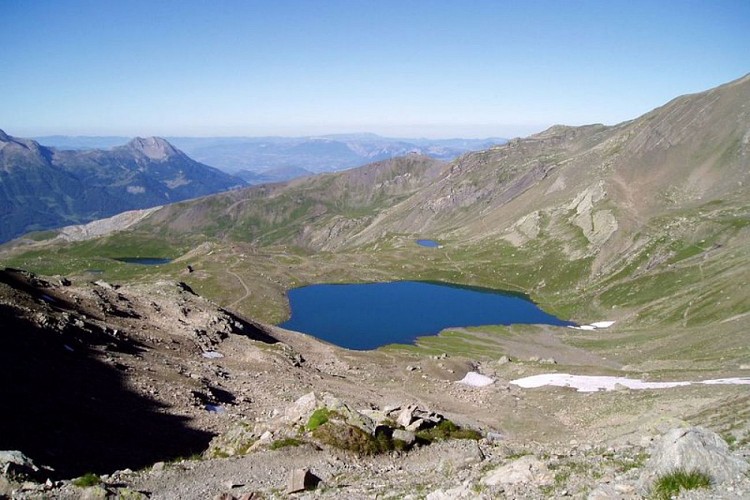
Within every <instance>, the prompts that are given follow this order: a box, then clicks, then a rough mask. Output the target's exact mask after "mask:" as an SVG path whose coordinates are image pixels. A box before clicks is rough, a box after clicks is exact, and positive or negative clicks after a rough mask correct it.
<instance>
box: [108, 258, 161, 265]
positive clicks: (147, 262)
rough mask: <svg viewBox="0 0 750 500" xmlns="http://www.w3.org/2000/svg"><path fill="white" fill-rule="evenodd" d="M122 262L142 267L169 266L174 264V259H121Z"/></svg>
mask: <svg viewBox="0 0 750 500" xmlns="http://www.w3.org/2000/svg"><path fill="white" fill-rule="evenodd" d="M115 260H119V261H120V262H125V263H127V264H140V265H142V266H158V265H161V264H169V263H170V262H172V259H163V258H159V257H121V258H119V259H115Z"/></svg>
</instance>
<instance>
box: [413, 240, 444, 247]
mask: <svg viewBox="0 0 750 500" xmlns="http://www.w3.org/2000/svg"><path fill="white" fill-rule="evenodd" d="M417 245H419V246H422V247H428V248H440V243H438V242H437V241H435V240H417Z"/></svg>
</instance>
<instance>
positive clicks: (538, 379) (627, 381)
mask: <svg viewBox="0 0 750 500" xmlns="http://www.w3.org/2000/svg"><path fill="white" fill-rule="evenodd" d="M510 383H511V384H515V385H517V386H519V387H523V388H524V389H533V388H537V387H543V386H547V385H551V386H554V387H571V388H574V389H576V390H577V391H578V392H596V391H613V390H615V389H617V388H618V387H627V388H628V389H635V390H640V389H668V388H671V387H682V386H686V385H692V384H706V385H718V384H723V385H750V377H736V378H722V379H714V380H703V381H698V382H691V381H683V382H644V381H643V380H639V379H632V378H626V377H609V376H598V375H570V374H567V373H545V374H542V375H534V376H531V377H524V378H519V379H517V380H512V381H511V382H510Z"/></svg>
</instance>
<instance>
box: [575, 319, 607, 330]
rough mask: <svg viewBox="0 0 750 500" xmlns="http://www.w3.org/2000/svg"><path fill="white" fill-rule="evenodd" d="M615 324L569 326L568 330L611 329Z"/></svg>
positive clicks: (598, 322) (599, 322)
mask: <svg viewBox="0 0 750 500" xmlns="http://www.w3.org/2000/svg"><path fill="white" fill-rule="evenodd" d="M614 324H615V322H614V321H596V322H594V323H591V324H590V325H579V326H569V327H568V328H573V329H574V330H601V329H602V328H609V327H610V326H612V325H614Z"/></svg>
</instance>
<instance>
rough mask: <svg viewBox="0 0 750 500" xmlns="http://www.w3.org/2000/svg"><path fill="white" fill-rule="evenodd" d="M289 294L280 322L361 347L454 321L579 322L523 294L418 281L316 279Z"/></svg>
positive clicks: (409, 338)
mask: <svg viewBox="0 0 750 500" xmlns="http://www.w3.org/2000/svg"><path fill="white" fill-rule="evenodd" d="M288 295H289V304H290V307H291V310H292V314H291V317H290V318H289V320H287V321H285V322H284V323H281V324H280V325H279V326H281V327H282V328H287V329H289V330H295V331H298V332H304V333H307V334H310V335H313V336H314V337H317V338H319V339H322V340H325V341H327V342H330V343H332V344H336V345H338V346H341V347H346V348H348V349H357V350H367V349H375V348H378V347H380V346H384V345H387V344H393V343H398V344H409V343H412V342H414V340H415V339H416V338H417V337H420V336H424V335H436V334H437V333H439V332H440V331H441V330H443V329H445V328H448V327H460V326H480V325H509V324H517V323H527V324H528V323H535V324H549V325H560V326H567V325H573V323H571V322H568V321H563V320H560V319H558V318H556V317H555V316H552V315H551V314H547V313H546V312H544V311H542V310H541V309H539V307H537V305H536V304H534V303H533V302H531V301H530V300H528V299H527V298H525V297H524V296H522V295H519V294H513V293H503V292H496V291H493V290H486V289H478V288H467V287H459V286H451V285H445V284H437V283H426V282H418V281H396V282H390V283H369V284H349V285H311V286H305V287H301V288H295V289H292V290H290V291H289V292H288Z"/></svg>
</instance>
